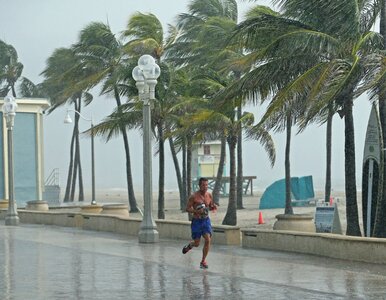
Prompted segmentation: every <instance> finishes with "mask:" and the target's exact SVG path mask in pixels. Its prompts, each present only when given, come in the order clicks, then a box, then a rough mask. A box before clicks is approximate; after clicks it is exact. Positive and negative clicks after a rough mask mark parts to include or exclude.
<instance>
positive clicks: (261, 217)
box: [258, 212, 264, 225]
mask: <svg viewBox="0 0 386 300" xmlns="http://www.w3.org/2000/svg"><path fill="white" fill-rule="evenodd" d="M258 224H259V225H260V224H264V219H263V213H262V212H259V222H258Z"/></svg>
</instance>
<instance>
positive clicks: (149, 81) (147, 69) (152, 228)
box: [132, 55, 161, 243]
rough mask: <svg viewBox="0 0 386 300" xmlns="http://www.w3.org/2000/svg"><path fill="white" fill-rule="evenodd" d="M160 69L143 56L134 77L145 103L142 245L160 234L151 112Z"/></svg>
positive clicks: (140, 96)
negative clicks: (156, 217) (155, 216)
mask: <svg viewBox="0 0 386 300" xmlns="http://www.w3.org/2000/svg"><path fill="white" fill-rule="evenodd" d="M160 74H161V70H160V67H159V66H158V65H157V64H156V62H155V59H154V58H153V57H152V56H150V55H142V56H141V57H140V58H139V60H138V66H136V67H135V68H134V69H133V72H132V75H133V78H134V80H135V81H136V86H137V89H138V94H139V98H140V100H142V101H143V198H144V214H143V218H142V223H141V227H140V230H139V234H138V240H139V242H140V243H155V242H158V239H159V234H158V231H157V225H156V224H155V221H154V219H153V213H152V204H153V203H152V202H153V201H152V166H151V136H150V132H151V110H150V102H151V100H154V99H155V86H156V84H157V78H158V77H159V76H160Z"/></svg>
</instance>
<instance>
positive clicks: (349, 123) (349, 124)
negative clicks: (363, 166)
mask: <svg viewBox="0 0 386 300" xmlns="http://www.w3.org/2000/svg"><path fill="white" fill-rule="evenodd" d="M352 107H353V99H352V97H351V95H348V96H346V99H345V101H344V107H343V109H344V125H345V129H344V133H345V134H344V135H345V145H344V154H345V193H346V217H347V230H346V234H347V235H354V236H360V235H361V231H360V228H359V222H358V205H357V187H356V178H355V139H354V119H353V114H352Z"/></svg>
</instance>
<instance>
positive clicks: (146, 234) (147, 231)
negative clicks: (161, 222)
mask: <svg viewBox="0 0 386 300" xmlns="http://www.w3.org/2000/svg"><path fill="white" fill-rule="evenodd" d="M138 241H139V242H140V243H158V241H159V234H158V231H157V229H155V228H141V229H140V230H139V233H138Z"/></svg>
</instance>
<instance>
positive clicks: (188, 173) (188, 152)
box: [186, 134, 193, 195]
mask: <svg viewBox="0 0 386 300" xmlns="http://www.w3.org/2000/svg"><path fill="white" fill-rule="evenodd" d="M192 142H193V138H192V136H191V135H190V134H189V135H188V137H187V147H186V192H187V195H191V194H192Z"/></svg>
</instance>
